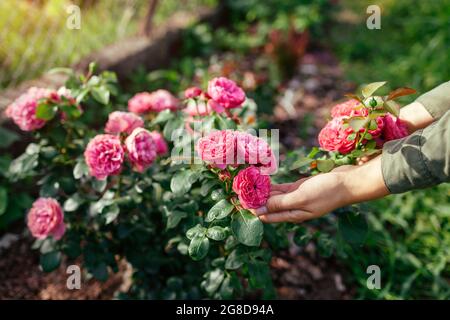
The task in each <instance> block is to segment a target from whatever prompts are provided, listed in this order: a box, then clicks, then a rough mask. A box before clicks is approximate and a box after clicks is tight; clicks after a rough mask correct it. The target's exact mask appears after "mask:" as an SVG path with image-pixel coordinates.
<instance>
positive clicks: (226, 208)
mask: <svg viewBox="0 0 450 320" xmlns="http://www.w3.org/2000/svg"><path fill="white" fill-rule="evenodd" d="M233 209H234V206H233V204H232V203H230V202H229V201H228V200H226V199H222V200H220V201H219V202H217V203H216V204H215V205H214V206H213V207H212V208H211V209H210V210H209V211H208V213H207V214H206V218H205V221H206V222H211V221H214V220H216V219H224V218H226V217H227V216H228V215H229V214H230V213H231V211H233Z"/></svg>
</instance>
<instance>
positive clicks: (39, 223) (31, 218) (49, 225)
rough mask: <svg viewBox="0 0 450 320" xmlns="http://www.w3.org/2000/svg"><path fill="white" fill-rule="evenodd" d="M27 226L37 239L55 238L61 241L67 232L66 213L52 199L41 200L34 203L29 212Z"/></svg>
mask: <svg viewBox="0 0 450 320" xmlns="http://www.w3.org/2000/svg"><path fill="white" fill-rule="evenodd" d="M27 224H28V229H30V231H31V234H32V235H33V237H35V238H37V239H45V238H46V237H48V236H53V238H55V239H56V240H59V239H61V237H62V236H63V235H64V232H65V231H66V227H65V224H64V212H63V211H62V209H61V206H60V205H59V203H58V201H56V200H55V199H52V198H39V199H37V200H36V201H35V202H34V203H33V206H32V207H31V209H30V211H29V212H28V218H27Z"/></svg>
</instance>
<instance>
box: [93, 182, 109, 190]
mask: <svg viewBox="0 0 450 320" xmlns="http://www.w3.org/2000/svg"><path fill="white" fill-rule="evenodd" d="M107 183H108V181H107V180H106V179H103V180H97V179H93V180H92V188H94V190H95V191H97V192H103V191H105V188H106V185H107Z"/></svg>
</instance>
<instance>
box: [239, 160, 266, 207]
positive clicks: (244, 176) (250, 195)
mask: <svg viewBox="0 0 450 320" xmlns="http://www.w3.org/2000/svg"><path fill="white" fill-rule="evenodd" d="M233 191H234V192H235V193H236V194H237V195H238V197H239V201H240V203H241V205H242V206H243V207H244V208H245V209H257V208H259V207H262V206H264V205H265V204H266V202H267V199H268V198H269V196H270V178H269V176H268V175H263V174H261V172H260V169H259V168H257V167H254V166H250V167H248V168H246V169H244V170H241V171H239V173H238V174H237V175H236V177H234V180H233Z"/></svg>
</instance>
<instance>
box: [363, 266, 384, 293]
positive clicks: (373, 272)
mask: <svg viewBox="0 0 450 320" xmlns="http://www.w3.org/2000/svg"><path fill="white" fill-rule="evenodd" d="M366 273H367V274H368V275H370V276H369V277H368V278H367V282H366V285H367V288H368V289H370V290H373V289H381V269H380V267H379V266H377V265H375V264H374V265H370V266H368V267H367V270H366Z"/></svg>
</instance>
